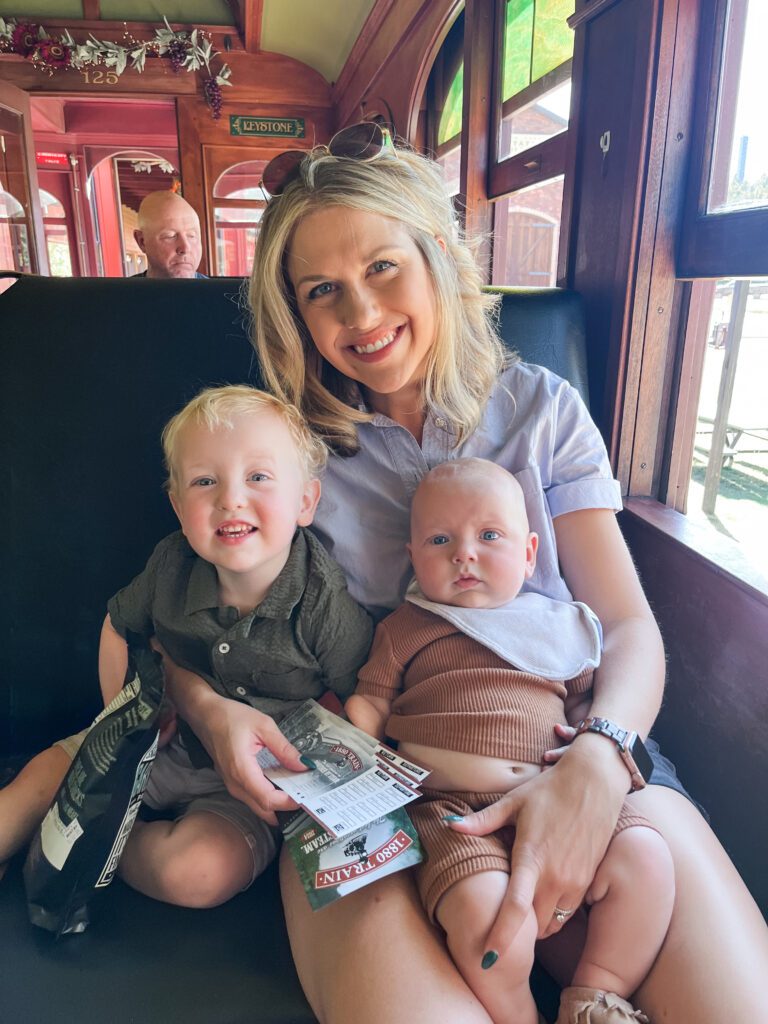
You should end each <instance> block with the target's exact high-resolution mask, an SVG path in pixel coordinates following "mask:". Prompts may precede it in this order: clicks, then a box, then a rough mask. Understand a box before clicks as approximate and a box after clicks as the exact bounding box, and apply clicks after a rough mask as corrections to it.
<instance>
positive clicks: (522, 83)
mask: <svg viewBox="0 0 768 1024" xmlns="http://www.w3.org/2000/svg"><path fill="white" fill-rule="evenodd" d="M573 11H574V0H508V2H507V6H506V11H505V17H504V76H503V81H502V90H503V91H502V99H503V100H508V99H510V98H511V97H512V96H515V95H517V93H519V92H521V91H522V90H523V89H526V88H527V87H528V86H529V85H531V83H532V82H535V81H537V80H538V79H539V78H541V77H542V76H543V75H546V74H547V72H548V71H553V70H554V69H555V68H557V67H559V66H560V65H561V64H563V63H564V62H565V61H567V60H568V59H569V58H570V57H571V56H572V55H573V32H572V31H571V30H570V28H568V24H567V19H568V18H569V17H570V16H571V15H572V14H573Z"/></svg>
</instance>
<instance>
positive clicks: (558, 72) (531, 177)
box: [488, 0, 573, 199]
mask: <svg viewBox="0 0 768 1024" xmlns="http://www.w3.org/2000/svg"><path fill="white" fill-rule="evenodd" d="M505 4H506V0H500V2H499V3H498V4H497V22H496V23H497V25H499V26H500V25H503V24H504V22H503V18H504V6H505ZM494 64H495V72H494V76H493V84H494V99H493V111H494V116H493V121H494V132H493V139H492V146H493V149H492V153H491V160H490V166H489V169H488V197H489V198H490V199H500V198H501V197H502V196H506V195H509V194H510V193H512V192H518V191H519V190H520V189H522V188H528V187H529V186H531V185H538V184H539V183H540V182H542V181H549V179H550V178H555V177H557V176H558V175H559V174H563V173H565V165H566V156H567V147H568V128H565V129H564V130H563V131H562V132H559V133H558V134H557V135H553V136H552V137H551V138H549V139H545V140H544V141H543V142H540V143H539V144H538V145H537V146H531V147H529V148H528V149H526V150H523V152H522V153H516V154H515V155H514V156H509V157H504V158H503V159H501V160H500V159H499V157H498V153H499V145H500V140H501V124H502V121H503V120H504V118H505V117H507V116H509V114H512V113H514V111H515V110H520V109H521V108H522V107H524V106H526V105H527V104H528V103H530V102H531V101H532V100H535V99H537V98H538V97H539V96H543V95H544V93H546V92H549V90H550V89H554V88H556V87H557V86H558V85H562V83H563V82H565V81H567V80H568V79H570V78H571V77H572V70H573V58H571V57H569V58H568V60H567V61H564V62H563V63H562V64H560V65H559V66H558V67H556V68H554V69H553V70H552V71H548V72H547V73H546V75H542V77H541V78H537V79H536V81H535V82H531V84H530V85H529V86H527V88H525V89H522V90H521V91H520V92H518V93H515V95H514V96H511V97H510V98H509V99H508V100H505V101H503V102H502V99H501V90H502V79H503V68H504V38H503V33H501V32H500V31H498V30H497V32H496V54H495V61H494ZM569 124H570V122H569Z"/></svg>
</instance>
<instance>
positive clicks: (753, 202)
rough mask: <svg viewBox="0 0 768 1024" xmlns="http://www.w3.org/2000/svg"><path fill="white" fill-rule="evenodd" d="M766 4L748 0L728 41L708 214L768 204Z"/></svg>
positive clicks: (767, 28) (767, 7)
mask: <svg viewBox="0 0 768 1024" xmlns="http://www.w3.org/2000/svg"><path fill="white" fill-rule="evenodd" d="M767 37H768V4H766V2H765V0H748V9H747V11H746V19H745V20H744V21H742V20H741V19H732V21H731V24H730V30H729V33H728V36H727V37H726V40H725V46H724V55H723V64H722V78H721V86H720V96H719V106H718V114H717V131H716V138H715V148H714V153H713V159H712V169H711V175H710V185H709V206H708V209H709V212H710V213H726V212H730V211H732V210H744V209H751V208H754V207H760V206H768V122H766V117H765V95H766V92H767V91H768V63H766V60H765V40H766V38H767Z"/></svg>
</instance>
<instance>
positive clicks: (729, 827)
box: [620, 501, 768, 913]
mask: <svg viewBox="0 0 768 1024" xmlns="http://www.w3.org/2000/svg"><path fill="white" fill-rule="evenodd" d="M636 504H637V505H641V504H642V505H645V504H646V503H644V502H642V503H641V502H639V501H638V502H637V503H636ZM658 514H659V515H661V516H662V517H664V516H667V517H669V516H675V515H676V513H674V512H672V511H671V510H661V511H660V512H659V513H658ZM646 516H647V512H646V513H645V514H644V515H643V517H642V518H641V517H640V516H639V515H637V514H635V513H634V512H632V511H625V512H623V513H622V514H621V517H620V521H621V525H622V529H623V531H624V535H625V537H626V538H627V541H628V543H629V546H630V549H631V551H632V555H633V557H634V559H635V562H636V564H637V567H638V570H639V572H640V576H641V578H642V580H643V585H644V587H645V592H646V594H647V595H648V598H649V600H650V602H651V606H652V608H653V611H654V613H655V615H656V617H657V619H658V622H659V626H660V627H661V632H662V635H663V637H664V644H665V647H666V650H667V663H668V669H667V680H668V682H667V690H666V694H665V698H664V706H663V708H662V711H661V714H660V716H659V719H658V722H657V723H656V726H655V727H654V730H653V734H654V736H655V737H656V739H658V741H659V743H660V744H661V746H662V749H663V750H664V752H665V753H666V754H667V756H668V757H670V758H672V760H673V761H674V762H675V764H676V766H677V770H678V773H679V775H680V778H681V779H682V781H683V784H684V785H686V786H687V787H688V789H689V790H690V792H691V793H692V795H693V796H695V797H696V799H697V800H699V802H700V803H701V804H703V806H704V807H705V808H706V809H707V811H708V812H709V814H710V816H711V823H712V827H713V829H714V830H715V832H716V833H717V835H718V837H719V839H720V841H721V842H722V843H723V845H724V846H725V848H726V850H727V851H728V853H729V854H730V856H731V858H732V859H733V861H734V862H735V864H736V867H737V868H738V869H739V871H740V872H741V874H742V876H743V877H744V880H745V881H746V883H747V885H748V886H749V888H750V890H751V892H752V894H753V896H754V897H755V899H756V900H757V902H758V904H759V905H760V906H761V908H762V910H763V912H764V913H765V912H766V911H768V874H766V871H765V851H766V849H768V814H766V804H767V803H768V801H767V800H766V796H765V788H764V780H765V778H766V777H768V737H767V736H766V722H768V687H766V659H765V643H764V640H762V638H764V637H765V636H766V633H768V606H767V605H766V599H765V597H764V596H763V595H760V594H759V593H758V592H757V591H755V590H753V589H752V588H751V587H749V586H747V585H745V584H742V583H740V582H739V581H737V580H735V579H734V578H733V577H731V576H730V575H728V574H727V573H724V572H723V571H722V570H720V569H719V568H718V567H717V566H716V565H714V564H713V563H712V562H710V561H708V560H707V559H706V558H704V557H702V556H699V555H697V554H696V553H695V552H693V551H691V549H690V547H688V546H686V545H684V544H682V543H681V542H680V541H679V540H677V539H675V538H674V537H672V536H670V535H669V534H668V533H667V532H662V530H660V529H658V528H657V527H656V526H655V525H654V524H653V523H652V522H650V521H648V519H647V518H646ZM745 791H746V792H748V793H749V796H748V797H747V796H746V792H745Z"/></svg>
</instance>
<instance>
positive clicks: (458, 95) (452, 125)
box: [437, 63, 464, 145]
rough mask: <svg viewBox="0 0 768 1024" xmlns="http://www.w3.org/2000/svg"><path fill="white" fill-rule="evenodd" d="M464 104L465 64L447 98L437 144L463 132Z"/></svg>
mask: <svg viewBox="0 0 768 1024" xmlns="http://www.w3.org/2000/svg"><path fill="white" fill-rule="evenodd" d="M463 103H464V64H463V63H462V64H460V65H459V70H458V71H457V72H456V74H455V76H454V79H453V81H452V82H451V87H450V89H449V90H448V95H447V96H446V98H445V106H444V107H443V113H442V117H441V118H440V127H439V128H438V129H437V143H438V145H440V144H441V143H443V142H447V141H448V139H452V138H453V137H454V135H458V134H459V132H460V131H461V109H462V105H463Z"/></svg>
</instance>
